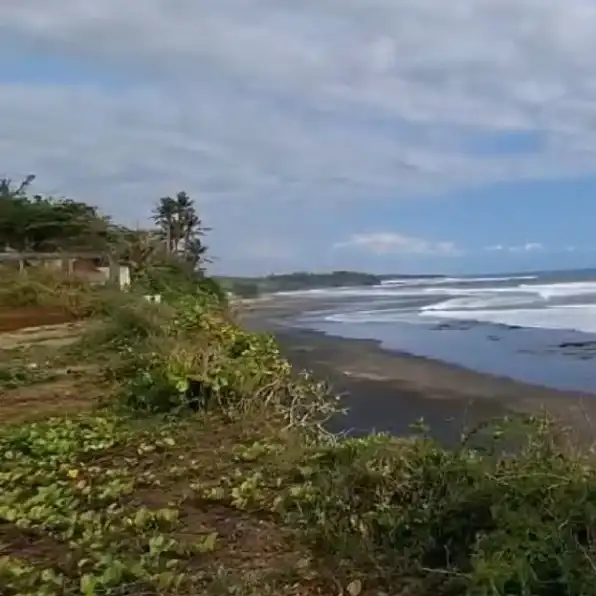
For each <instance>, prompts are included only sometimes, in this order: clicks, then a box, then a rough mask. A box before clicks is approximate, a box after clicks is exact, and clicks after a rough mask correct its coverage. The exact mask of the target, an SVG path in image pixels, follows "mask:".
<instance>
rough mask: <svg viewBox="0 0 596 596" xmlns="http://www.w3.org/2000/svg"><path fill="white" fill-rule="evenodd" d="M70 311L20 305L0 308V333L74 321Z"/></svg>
mask: <svg viewBox="0 0 596 596" xmlns="http://www.w3.org/2000/svg"><path fill="white" fill-rule="evenodd" d="M74 320H75V317H74V315H73V314H72V313H69V312H68V311H66V310H64V309H62V308H54V307H52V308H43V307H20V308H6V307H2V308H0V333H1V332H4V331H16V330H19V329H25V328H27V327H39V326H42V325H57V324H61V323H68V322H71V321H74Z"/></svg>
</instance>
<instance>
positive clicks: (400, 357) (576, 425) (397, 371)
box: [240, 297, 596, 444]
mask: <svg viewBox="0 0 596 596" xmlns="http://www.w3.org/2000/svg"><path fill="white" fill-rule="evenodd" d="M309 307H310V308H312V307H313V302H312V301H304V300H300V299H295V298H294V299H290V298H285V297H280V298H275V299H268V300H262V301H254V302H251V303H250V304H247V305H245V306H243V307H242V308H241V309H240V316H241V319H242V321H243V323H244V324H245V325H246V326H248V327H249V328H251V329H254V330H261V331H268V332H271V333H273V334H274V335H275V337H276V339H277V340H278V342H279V344H280V346H281V347H282V350H283V351H284V353H285V355H286V356H287V357H288V359H289V360H290V362H291V363H292V364H293V365H294V366H295V367H297V368H303V369H307V370H311V371H313V372H314V373H315V374H316V375H317V376H319V377H320V378H322V379H325V380H328V381H329V382H330V383H331V384H332V386H333V388H334V390H335V391H336V392H337V393H339V394H340V395H341V396H342V397H343V405H344V406H345V407H346V408H347V409H348V413H347V415H345V416H342V417H341V418H338V419H337V420H335V421H333V424H332V427H333V430H334V431H348V432H350V433H353V434H355V435H361V434H366V433H370V432H371V431H380V432H381V431H382V432H389V433H391V434H394V435H404V434H409V433H411V425H412V424H414V423H416V422H417V421H418V420H420V419H423V420H424V422H425V423H426V424H427V425H428V426H429V427H430V432H431V435H432V436H434V437H435V438H437V439H438V440H440V441H441V442H443V443H446V444H454V443H455V442H456V441H457V440H458V438H459V437H460V435H461V432H462V431H465V430H469V429H470V428H473V427H474V426H476V425H477V424H478V423H480V422H484V421H486V420H488V419H491V418H494V417H502V416H504V415H506V414H507V413H511V412H539V411H541V410H546V411H548V412H549V413H552V414H553V415H555V416H557V417H558V418H560V419H561V420H562V421H563V423H564V424H565V425H567V426H569V427H571V428H572V429H573V434H574V435H575V436H576V437H577V438H578V439H579V440H582V441H585V440H592V439H593V438H594V436H596V397H595V396H593V395H588V394H582V393H573V392H563V391H559V390H554V389H549V388H544V387H538V386H533V385H527V384H524V383H520V382H517V381H513V380H511V379H506V378H501V377H496V376H492V375H487V374H483V373H478V372H475V371H471V370H467V369H464V368H461V367H458V366H454V365H451V364H447V363H444V362H439V361H435V360H430V359H426V358H420V357H417V356H412V355H410V354H407V353H396V352H392V351H389V350H385V349H383V348H381V347H380V345H379V343H378V342H375V341H371V340H353V339H343V338H340V337H333V336H327V335H325V334H323V333H318V332H315V331H309V330H304V329H297V328H293V327H289V326H288V325H287V324H284V321H287V320H288V319H291V318H292V317H293V316H295V315H297V314H298V313H300V312H303V311H304V310H305V309H308V308H309ZM317 307H318V308H320V307H321V304H320V303H318V304H317ZM592 421H594V423H593V422H592Z"/></svg>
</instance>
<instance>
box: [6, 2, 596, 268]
mask: <svg viewBox="0 0 596 596" xmlns="http://www.w3.org/2000/svg"><path fill="white" fill-rule="evenodd" d="M50 4H51V6H50ZM594 30H596V4H595V3H594V2H593V0H566V2H561V1H560V0H540V1H538V0H453V1H452V2H449V3H447V2H443V3H438V2H436V0H371V1H370V2H366V3H362V2H357V1H356V0H341V1H340V0H322V1H321V0H317V1H315V0H303V1H302V2H300V3H296V2H289V0H276V1H275V2H274V1H273V0H205V1H204V2H201V3H197V2H193V1H191V0H177V1H176V2H169V3H166V2H163V0H143V1H141V0H129V2H127V3H126V5H125V6H124V5H123V4H122V3H121V2H116V0H86V1H85V2H79V3H74V2H71V1H69V0H54V2H52V3H47V2H42V1H41V0H4V1H3V2H2V3H1V5H0V33H1V35H0V118H1V120H2V122H3V127H2V131H1V133H0V150H1V153H2V156H3V162H2V165H1V166H0V175H6V176H8V177H11V178H14V179H18V178H19V177H24V176H25V175H27V174H28V173H30V172H34V173H35V174H37V177H38V179H37V182H36V190H38V191H40V192H47V193H53V194H57V195H69V196H73V197H77V198H81V199H83V200H87V201H89V202H92V203H94V204H97V205H98V206H100V207H101V208H102V209H103V210H104V211H106V212H108V213H110V214H112V215H113V216H114V217H115V218H116V219H118V220H120V221H123V222H124V223H127V224H129V225H135V224H136V223H139V224H143V223H145V222H146V220H147V215H148V213H149V212H150V210H151V206H152V204H153V203H154V201H155V200H156V199H157V198H158V197H160V196H163V195H164V194H173V193H175V192H176V191H178V190H181V189H184V190H186V191H187V192H188V193H189V194H190V195H191V196H192V197H194V198H195V199H196V201H197V204H198V206H199V208H200V211H201V213H202V214H203V218H204V220H205V221H206V223H207V224H208V225H210V226H211V227H213V232H212V234H211V236H210V239H209V242H210V246H211V249H212V252H213V254H214V255H215V256H216V257H217V260H216V263H215V265H214V267H215V269H216V270H217V271H218V272H228V273H235V274H242V273H245V274H261V273H269V272H273V271H283V270H291V269H316V270H322V269H329V268H351V269H367V270H371V271H379V272H400V271H403V272H408V273H413V272H429V271H436V272H446V273H467V272H470V273H472V272H498V271H515V270H534V269H558V268H567V267H584V266H594V264H595V263H596V237H595V236H594V233H593V230H594V222H596V200H595V199H596V74H595V73H594V70H593V56H594V55H595V51H596V36H594V35H593V32H594Z"/></svg>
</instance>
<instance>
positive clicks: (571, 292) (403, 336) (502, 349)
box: [292, 270, 596, 393]
mask: <svg viewBox="0 0 596 596" xmlns="http://www.w3.org/2000/svg"><path fill="white" fill-rule="evenodd" d="M292 294H293V295H300V296H301V297H304V298H308V299H309V300H312V303H311V305H310V308H308V309H307V310H306V312H305V313H304V314H303V315H302V316H301V317H299V318H298V319H297V320H296V321H294V324H296V325H299V326H303V327H306V328H309V329H314V330H318V331H323V332H325V333H328V334H331V335H336V336H341V337H348V338H366V339H375V340H378V341H380V342H381V344H382V345H383V347H385V348H387V349H391V350H396V351H400V352H407V353H410V354H415V355H417V356H423V357H428V358H434V359H438V360H443V361H445V362H449V363H453V364H457V365H460V366H463V367H466V368H469V369H473V370H477V371H480V372H486V373H491V374H496V375H499V376H505V377H509V378H513V379H516V380H519V381H524V382H528V383H533V384H537V385H543V386H548V387H553V388H558V389H569V390H579V391H586V392H591V393H596V270H582V271H564V272H553V271H550V272H538V273H523V274H514V273H513V274H507V275H482V276H462V277H446V278H435V279H408V280H399V279H396V280H386V281H385V282H383V283H382V284H381V285H378V286H371V287H351V288H332V289H320V290H309V291H304V292H293V293H292ZM318 305H319V306H320V308H317V306H318Z"/></svg>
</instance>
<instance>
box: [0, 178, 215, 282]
mask: <svg viewBox="0 0 596 596" xmlns="http://www.w3.org/2000/svg"><path fill="white" fill-rule="evenodd" d="M34 180H35V176H34V175H30V176H27V177H26V178H25V179H24V180H23V181H22V182H20V183H18V184H16V183H14V182H13V181H12V180H10V179H8V178H4V179H2V180H0V251H6V250H14V251H18V252H79V251H86V252H101V253H105V254H108V253H110V254H112V255H115V256H117V257H118V258H120V259H123V260H125V261H127V262H128V263H129V265H130V266H131V270H132V272H133V275H135V274H141V273H142V272H143V271H144V270H146V269H147V267H148V266H156V265H159V264H163V265H166V264H167V265H168V266H172V265H174V264H176V263H178V265H184V266H185V267H187V268H188V270H189V272H191V273H192V272H193V271H201V270H202V268H203V266H204V264H205V263H206V262H207V255H206V252H207V247H206V246H205V245H204V244H203V242H202V236H203V235H204V233H205V232H206V231H207V230H208V228H205V227H204V226H203V223H202V221H201V218H200V217H199V215H198V212H197V210H196V207H195V203H194V201H193V200H192V199H191V198H190V197H189V196H188V194H187V193H186V192H184V191H180V192H178V193H177V194H176V197H175V198H171V197H164V198H162V199H160V200H159V201H157V202H156V207H155V209H154V212H153V214H152V215H153V221H154V222H155V224H156V227H155V228H153V229H145V230H133V229H131V228H128V227H126V226H122V225H117V224H115V223H113V222H112V221H111V218H110V217H108V216H105V215H102V214H101V213H100V212H99V210H98V209H97V208H96V207H94V206H92V205H89V204H87V203H85V202H82V201H76V200H73V199H70V198H55V197H51V196H42V195H39V194H31V193H30V192H29V191H30V185H31V183H32V182H33V181H34Z"/></svg>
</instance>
